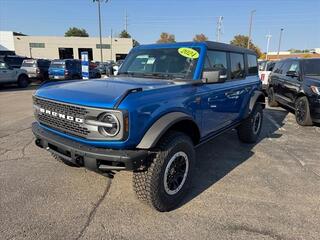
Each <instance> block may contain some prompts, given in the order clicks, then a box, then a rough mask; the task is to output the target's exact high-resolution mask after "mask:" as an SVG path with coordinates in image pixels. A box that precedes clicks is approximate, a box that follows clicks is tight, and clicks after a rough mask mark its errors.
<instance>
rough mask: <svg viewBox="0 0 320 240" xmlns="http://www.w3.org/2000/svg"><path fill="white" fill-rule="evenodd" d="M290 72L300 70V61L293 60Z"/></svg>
mask: <svg viewBox="0 0 320 240" xmlns="http://www.w3.org/2000/svg"><path fill="white" fill-rule="evenodd" d="M288 72H299V63H298V62H296V61H294V62H292V63H291V65H290V67H289V70H288Z"/></svg>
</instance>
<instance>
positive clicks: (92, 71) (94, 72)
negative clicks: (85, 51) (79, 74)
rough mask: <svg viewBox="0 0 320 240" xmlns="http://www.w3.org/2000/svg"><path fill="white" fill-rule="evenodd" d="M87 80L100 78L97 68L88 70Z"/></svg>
mask: <svg viewBox="0 0 320 240" xmlns="http://www.w3.org/2000/svg"><path fill="white" fill-rule="evenodd" d="M89 78H90V79H91V78H101V73H100V71H99V70H98V69H97V68H93V69H89Z"/></svg>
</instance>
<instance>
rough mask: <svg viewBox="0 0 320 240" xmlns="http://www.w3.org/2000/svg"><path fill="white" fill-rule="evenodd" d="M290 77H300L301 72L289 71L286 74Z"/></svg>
mask: <svg viewBox="0 0 320 240" xmlns="http://www.w3.org/2000/svg"><path fill="white" fill-rule="evenodd" d="M286 75H287V76H288V77H293V78H294V77H299V74H298V73H297V72H296V71H288V72H287V74H286Z"/></svg>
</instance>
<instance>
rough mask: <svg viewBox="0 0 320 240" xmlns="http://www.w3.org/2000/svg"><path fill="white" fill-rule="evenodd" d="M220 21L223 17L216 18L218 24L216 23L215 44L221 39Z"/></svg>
mask: <svg viewBox="0 0 320 240" xmlns="http://www.w3.org/2000/svg"><path fill="white" fill-rule="evenodd" d="M222 20H223V16H219V17H218V22H217V33H216V36H217V42H220V38H221V32H222Z"/></svg>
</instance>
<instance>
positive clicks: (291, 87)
mask: <svg viewBox="0 0 320 240" xmlns="http://www.w3.org/2000/svg"><path fill="white" fill-rule="evenodd" d="M299 76H300V68H299V61H297V60H292V61H290V65H289V67H288V71H287V72H286V74H285V76H284V77H283V84H282V89H283V90H282V91H283V96H284V97H285V98H286V99H287V101H288V104H289V105H290V106H292V107H294V105H295V97H296V96H297V94H298V92H299V90H300V87H301V82H300V77H299Z"/></svg>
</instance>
